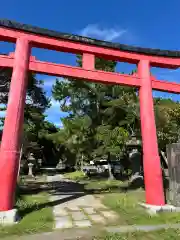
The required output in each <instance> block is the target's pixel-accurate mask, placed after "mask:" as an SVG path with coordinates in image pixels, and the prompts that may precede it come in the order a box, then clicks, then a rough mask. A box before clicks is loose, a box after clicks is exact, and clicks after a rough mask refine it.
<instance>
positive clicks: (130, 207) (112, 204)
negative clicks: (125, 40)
mask: <svg viewBox="0 0 180 240" xmlns="http://www.w3.org/2000/svg"><path fill="white" fill-rule="evenodd" d="M144 201H145V194H144V191H143V190H136V191H130V192H128V193H109V194H105V195H104V196H103V198H102V202H103V203H104V204H105V205H106V206H107V207H109V208H111V209H112V210H114V211H115V212H117V213H118V214H119V219H120V220H119V222H118V223H117V225H118V224H121V225H133V224H137V225H138V224H139V225H146V224H147V225H148V224H151V225H152V224H165V223H180V214H179V213H159V214H157V215H155V216H150V215H149V214H148V213H146V212H145V210H144V209H143V208H142V207H141V206H139V204H138V203H139V202H144Z"/></svg>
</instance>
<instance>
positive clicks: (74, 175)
mask: <svg viewBox="0 0 180 240" xmlns="http://www.w3.org/2000/svg"><path fill="white" fill-rule="evenodd" d="M64 177H65V178H67V179H69V180H73V181H81V180H84V179H87V177H86V176H85V175H84V173H83V172H82V171H75V172H71V173H65V174H64Z"/></svg>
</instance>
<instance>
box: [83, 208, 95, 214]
mask: <svg viewBox="0 0 180 240" xmlns="http://www.w3.org/2000/svg"><path fill="white" fill-rule="evenodd" d="M83 210H84V211H85V212H86V213H87V214H89V215H91V214H96V211H95V209H94V208H92V207H84V208H83Z"/></svg>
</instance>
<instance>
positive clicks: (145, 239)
mask: <svg viewBox="0 0 180 240" xmlns="http://www.w3.org/2000/svg"><path fill="white" fill-rule="evenodd" d="M170 239H171V240H173V239H180V230H179V229H167V230H160V231H155V232H133V233H123V234H109V235H106V236H104V237H99V238H97V237H95V238H94V239H93V240H170Z"/></svg>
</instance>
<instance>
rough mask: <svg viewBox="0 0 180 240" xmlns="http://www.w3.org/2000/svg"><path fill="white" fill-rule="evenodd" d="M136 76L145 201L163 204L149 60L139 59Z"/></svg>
mask: <svg viewBox="0 0 180 240" xmlns="http://www.w3.org/2000/svg"><path fill="white" fill-rule="evenodd" d="M138 76H139V77H140V78H141V87H140V90H139V100H140V117H141V136H142V141H143V167H144V181H145V189H146V203H147V204H151V205H164V204H165V198H164V191H163V181H162V171H161V164H160V157H159V152H158V144H157V134H156V124H155V118H154V106H153V97H152V83H151V76H150V64H149V61H147V60H142V61H140V63H139V64H138Z"/></svg>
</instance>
